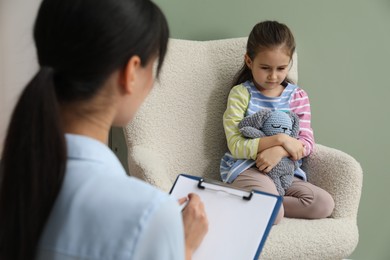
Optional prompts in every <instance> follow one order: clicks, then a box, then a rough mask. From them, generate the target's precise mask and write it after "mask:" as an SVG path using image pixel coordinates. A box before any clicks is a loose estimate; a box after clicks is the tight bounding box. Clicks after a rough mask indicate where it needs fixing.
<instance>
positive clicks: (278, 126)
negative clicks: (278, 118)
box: [271, 125, 282, 128]
mask: <svg viewBox="0 0 390 260" xmlns="http://www.w3.org/2000/svg"><path fill="white" fill-rule="evenodd" d="M271 126H272V127H273V128H280V127H281V126H282V125H271Z"/></svg>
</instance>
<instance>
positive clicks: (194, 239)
mask: <svg viewBox="0 0 390 260" xmlns="http://www.w3.org/2000/svg"><path fill="white" fill-rule="evenodd" d="M186 202H187V200H186V199H180V200H179V203H180V204H183V203H186ZM183 225H184V239H185V247H186V248H185V250H186V259H187V260H188V259H191V258H192V254H193V252H194V251H195V250H196V249H197V248H198V247H199V245H200V243H201V242H202V240H203V238H204V236H205V235H206V233H207V230H208V220H207V216H206V212H205V210H204V205H203V202H202V201H201V200H200V198H199V196H198V195H196V194H194V193H190V194H188V203H187V205H186V206H185V207H184V209H183Z"/></svg>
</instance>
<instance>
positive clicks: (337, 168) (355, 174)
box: [302, 144, 363, 220]
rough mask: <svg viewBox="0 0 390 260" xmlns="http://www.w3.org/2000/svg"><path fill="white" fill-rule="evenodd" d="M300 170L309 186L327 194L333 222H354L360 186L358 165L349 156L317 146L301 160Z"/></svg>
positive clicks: (361, 174)
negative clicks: (334, 220) (346, 220)
mask: <svg viewBox="0 0 390 260" xmlns="http://www.w3.org/2000/svg"><path fill="white" fill-rule="evenodd" d="M302 169H303V170H304V171H305V172H306V173H307V175H308V179H309V181H310V182H311V183H313V184H315V185H317V186H319V187H321V188H323V189H325V190H326V191H328V192H329V193H330V194H331V195H332V197H333V199H334V201H335V209H334V211H333V213H332V217H333V218H345V217H347V218H354V219H355V220H356V218H357V211H358V207H359V201H360V196H361V191H362V184H363V171H362V168H361V166H360V164H359V163H358V162H357V161H356V160H355V159H354V158H353V157H351V156H350V155H348V154H346V153H344V152H342V151H340V150H337V149H333V148H329V147H326V146H323V145H320V144H316V145H315V149H314V152H313V153H312V154H311V155H310V156H309V157H307V158H305V159H304V161H303V165H302Z"/></svg>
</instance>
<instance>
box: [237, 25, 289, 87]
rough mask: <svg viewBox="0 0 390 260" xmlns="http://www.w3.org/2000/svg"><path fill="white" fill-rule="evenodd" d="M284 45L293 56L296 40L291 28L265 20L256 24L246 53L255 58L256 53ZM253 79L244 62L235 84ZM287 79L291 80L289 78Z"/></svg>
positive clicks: (250, 35)
mask: <svg viewBox="0 0 390 260" xmlns="http://www.w3.org/2000/svg"><path fill="white" fill-rule="evenodd" d="M279 46H283V47H284V48H285V50H287V52H288V55H289V56H290V58H292V56H293V54H294V51H295V40H294V36H293V34H292V32H291V31H290V29H289V28H288V27H287V26H286V25H285V24H283V23H279V22H276V21H264V22H260V23H258V24H256V25H255V26H254V27H253V29H252V31H251V32H250V34H249V37H248V42H247V46H246V54H247V55H248V56H249V58H251V60H253V59H254V58H255V57H256V55H257V54H258V53H259V52H261V51H263V50H267V49H273V48H276V47H279ZM247 80H252V72H251V70H250V69H249V68H248V66H247V65H246V63H245V62H244V64H243V65H242V67H241V69H240V70H239V71H238V72H237V74H236V76H235V77H234V80H233V86H236V85H238V84H241V83H243V82H245V81H247ZM286 81H288V82H289V80H288V79H286Z"/></svg>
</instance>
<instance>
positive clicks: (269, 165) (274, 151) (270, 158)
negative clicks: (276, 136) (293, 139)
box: [256, 146, 288, 173]
mask: <svg viewBox="0 0 390 260" xmlns="http://www.w3.org/2000/svg"><path fill="white" fill-rule="evenodd" d="M286 156H288V153H287V151H286V150H285V149H284V148H283V147H282V146H273V147H271V148H268V149H266V150H264V151H262V152H260V153H258V154H257V158H256V167H257V168H258V169H259V171H261V172H263V173H269V172H270V171H271V170H272V169H273V168H274V167H275V166H276V165H277V164H278V163H279V162H280V160H282V158H283V157H286Z"/></svg>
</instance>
